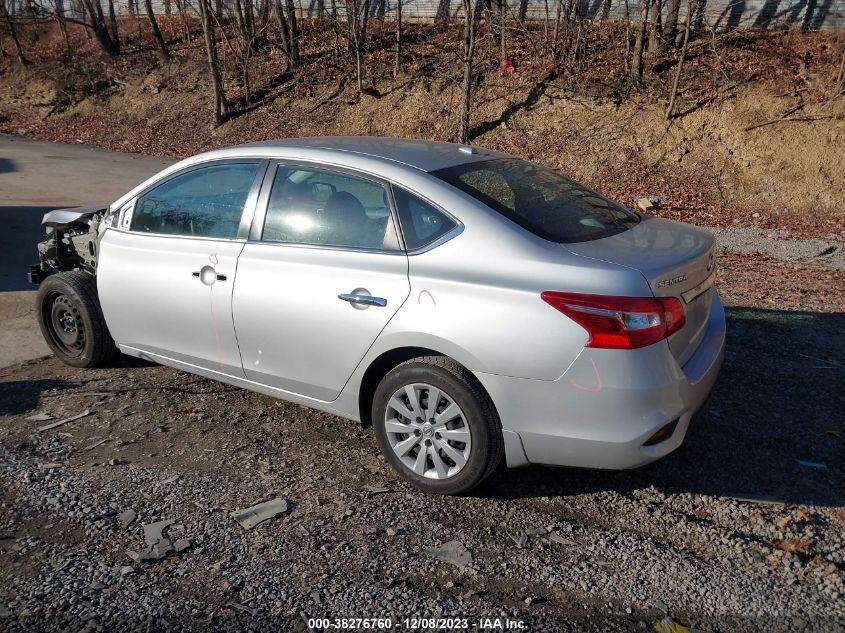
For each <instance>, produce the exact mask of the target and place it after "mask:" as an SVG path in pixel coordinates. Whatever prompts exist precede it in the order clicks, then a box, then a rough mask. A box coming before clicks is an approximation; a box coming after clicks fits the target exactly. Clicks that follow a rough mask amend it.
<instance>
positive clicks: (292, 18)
mask: <svg viewBox="0 0 845 633" xmlns="http://www.w3.org/2000/svg"><path fill="white" fill-rule="evenodd" d="M285 6H286V7H287V10H288V39H289V42H290V44H289V46H290V63H291V67H293V68H296V67H297V66H299V25H298V23H297V20H296V5H295V4H294V2H293V0H285Z"/></svg>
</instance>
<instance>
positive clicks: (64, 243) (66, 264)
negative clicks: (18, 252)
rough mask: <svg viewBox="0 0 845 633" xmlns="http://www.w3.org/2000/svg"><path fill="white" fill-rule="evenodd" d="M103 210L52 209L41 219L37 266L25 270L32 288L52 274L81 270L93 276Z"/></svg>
mask: <svg viewBox="0 0 845 633" xmlns="http://www.w3.org/2000/svg"><path fill="white" fill-rule="evenodd" d="M107 211H108V208H107V207H92V208H87V209H56V210H55V211H50V212H49V213H47V214H45V215H44V219H43V220H41V225H42V226H43V227H44V230H45V235H46V237H45V239H44V240H42V241H41V242H39V243H38V259H39V263H38V264H36V265H33V266H30V267H29V281H30V283H33V284H35V285H38V284H40V283H41V282H42V281H44V279H46V278H47V277H48V276H50V275H52V274H53V273H57V272H61V271H65V270H84V271H86V272H89V273H91V274H92V275H93V274H95V273H96V270H97V254H98V240H97V237H98V231H99V228H100V223H101V222H102V220H103V218H104V217H105V215H106V212H107Z"/></svg>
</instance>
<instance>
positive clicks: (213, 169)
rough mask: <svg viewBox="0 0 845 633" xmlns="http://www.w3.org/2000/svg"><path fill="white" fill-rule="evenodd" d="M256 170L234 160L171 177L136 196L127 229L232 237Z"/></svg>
mask: <svg viewBox="0 0 845 633" xmlns="http://www.w3.org/2000/svg"><path fill="white" fill-rule="evenodd" d="M257 173H258V164H257V163H249V164H247V163H237V164H226V165H212V166H209V167H201V168H199V169H193V170H191V171H189V172H187V173H184V174H181V175H179V176H176V177H175V178H171V179H170V180H168V181H167V182H165V183H163V184H161V185H159V186H158V187H155V188H154V189H152V190H150V191H148V192H147V193H145V194H143V195H142V196H140V197H139V198H138V201H137V203H136V204H135V210H134V211H133V213H132V223H131V225H130V227H129V229H130V230H131V231H137V232H139V233H161V234H165V235H190V236H194V237H216V238H227V239H233V238H235V237H237V235H238V227H239V226H240V222H241V214H242V213H243V210H244V204H245V203H246V198H247V196H248V195H249V191H250V189H251V188H252V184H253V182H254V181H255V176H256V174H257Z"/></svg>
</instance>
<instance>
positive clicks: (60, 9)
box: [53, 0, 71, 57]
mask: <svg viewBox="0 0 845 633" xmlns="http://www.w3.org/2000/svg"><path fill="white" fill-rule="evenodd" d="M53 10H54V11H55V12H56V22H57V23H58V25H59V31H61V33H62V39H63V40H64V43H65V51H66V52H67V55H68V57H70V55H71V50H70V38H69V37H68V33H67V22H66V21H65V3H64V0H55V4H54V6H53Z"/></svg>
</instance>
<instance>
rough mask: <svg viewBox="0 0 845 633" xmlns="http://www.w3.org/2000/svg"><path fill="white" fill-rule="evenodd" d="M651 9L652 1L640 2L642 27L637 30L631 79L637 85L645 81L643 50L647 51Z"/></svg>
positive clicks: (643, 0) (644, 0)
mask: <svg viewBox="0 0 845 633" xmlns="http://www.w3.org/2000/svg"><path fill="white" fill-rule="evenodd" d="M650 7H651V0H640V26H639V28H638V29H637V39H636V41H635V42H634V56H633V59H632V60H631V78H632V79H633V80H634V82H635V83H638V84H639V83H642V80H643V50H644V49H645V38H646V33H647V31H648V12H649V8H650Z"/></svg>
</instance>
